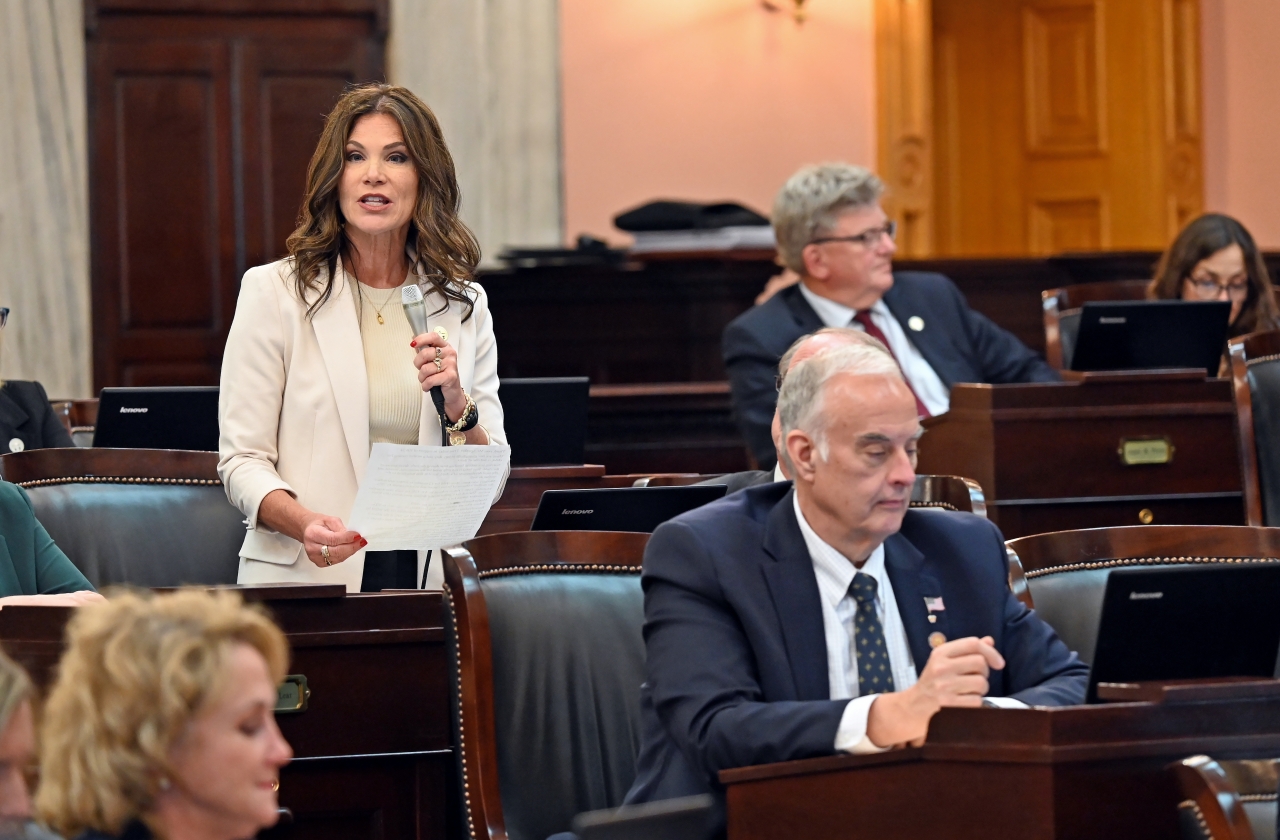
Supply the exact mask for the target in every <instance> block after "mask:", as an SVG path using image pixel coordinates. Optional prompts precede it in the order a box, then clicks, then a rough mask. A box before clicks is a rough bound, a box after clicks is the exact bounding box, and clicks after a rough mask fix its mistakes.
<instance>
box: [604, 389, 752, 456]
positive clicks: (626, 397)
mask: <svg viewBox="0 0 1280 840" xmlns="http://www.w3.org/2000/svg"><path fill="white" fill-rule="evenodd" d="M587 458H589V459H590V460H592V461H598V462H599V463H601V464H604V465H605V466H606V467H608V469H609V472H611V473H670V472H696V473H705V474H708V475H723V474H724V473H731V472H739V471H741V470H745V469H749V467H748V462H747V445H746V443H744V442H743V440H742V433H741V432H739V431H738V424H737V423H735V422H734V420H733V410H732V407H731V405H730V399H729V383H728V382H659V383H651V384H640V385H593V386H592V387H591V401H590V403H589V404H588V408H587Z"/></svg>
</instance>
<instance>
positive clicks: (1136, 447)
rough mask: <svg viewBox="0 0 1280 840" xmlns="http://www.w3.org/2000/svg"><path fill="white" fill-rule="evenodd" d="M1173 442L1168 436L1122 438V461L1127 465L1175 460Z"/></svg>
mask: <svg viewBox="0 0 1280 840" xmlns="http://www.w3.org/2000/svg"><path fill="white" fill-rule="evenodd" d="M1173 450H1174V446H1173V442H1172V441H1170V440H1169V439H1168V438H1167V437H1158V438H1121V440H1120V448H1119V449H1118V450H1116V451H1117V453H1118V454H1119V455H1120V463H1122V464H1124V465H1125V466H1126V467H1134V466H1139V465H1142V464H1167V463H1169V462H1170V461H1172V460H1173Z"/></svg>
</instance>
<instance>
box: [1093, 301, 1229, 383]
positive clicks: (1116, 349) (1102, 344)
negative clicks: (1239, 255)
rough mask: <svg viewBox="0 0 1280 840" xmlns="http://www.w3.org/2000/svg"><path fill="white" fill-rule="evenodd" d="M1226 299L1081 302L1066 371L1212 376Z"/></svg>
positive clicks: (1221, 346)
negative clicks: (1198, 371)
mask: <svg viewBox="0 0 1280 840" xmlns="http://www.w3.org/2000/svg"><path fill="white" fill-rule="evenodd" d="M1230 318H1231V304H1230V303H1228V302H1226V301H1187V300H1130V301H1112V302H1105V303H1103V302H1094V303H1086V304H1085V305H1084V306H1083V307H1081V309H1080V328H1079V332H1078V333H1077V335H1076V340H1075V349H1074V352H1073V353H1072V355H1071V361H1070V369H1071V370H1158V369H1162V368H1164V369H1167V368H1204V370H1205V373H1206V374H1207V375H1209V376H1217V375H1218V364H1219V362H1220V361H1221V360H1222V354H1223V352H1224V351H1225V350H1226V347H1227V327H1228V321H1229V320H1230Z"/></svg>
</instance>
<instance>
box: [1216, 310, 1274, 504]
mask: <svg viewBox="0 0 1280 840" xmlns="http://www.w3.org/2000/svg"><path fill="white" fill-rule="evenodd" d="M1227 347H1228V352H1229V353H1230V355H1231V382H1232V387H1233V390H1234V392H1235V401H1236V428H1237V430H1238V431H1237V435H1236V441H1237V443H1238V444H1239V447H1240V474H1241V476H1242V477H1243V480H1244V506H1245V515H1246V519H1247V521H1248V523H1249V524H1250V525H1280V332H1262V333H1253V334H1252V335H1246V336H1241V337H1240V338H1235V339H1232V340H1231V341H1229V342H1228V343H1227Z"/></svg>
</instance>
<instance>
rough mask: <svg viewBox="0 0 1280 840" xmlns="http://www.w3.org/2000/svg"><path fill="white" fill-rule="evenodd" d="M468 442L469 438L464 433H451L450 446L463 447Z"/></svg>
mask: <svg viewBox="0 0 1280 840" xmlns="http://www.w3.org/2000/svg"><path fill="white" fill-rule="evenodd" d="M466 442H467V436H466V435H464V434H463V433H462V432H449V445H450V446H463V445H465V444H466Z"/></svg>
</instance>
